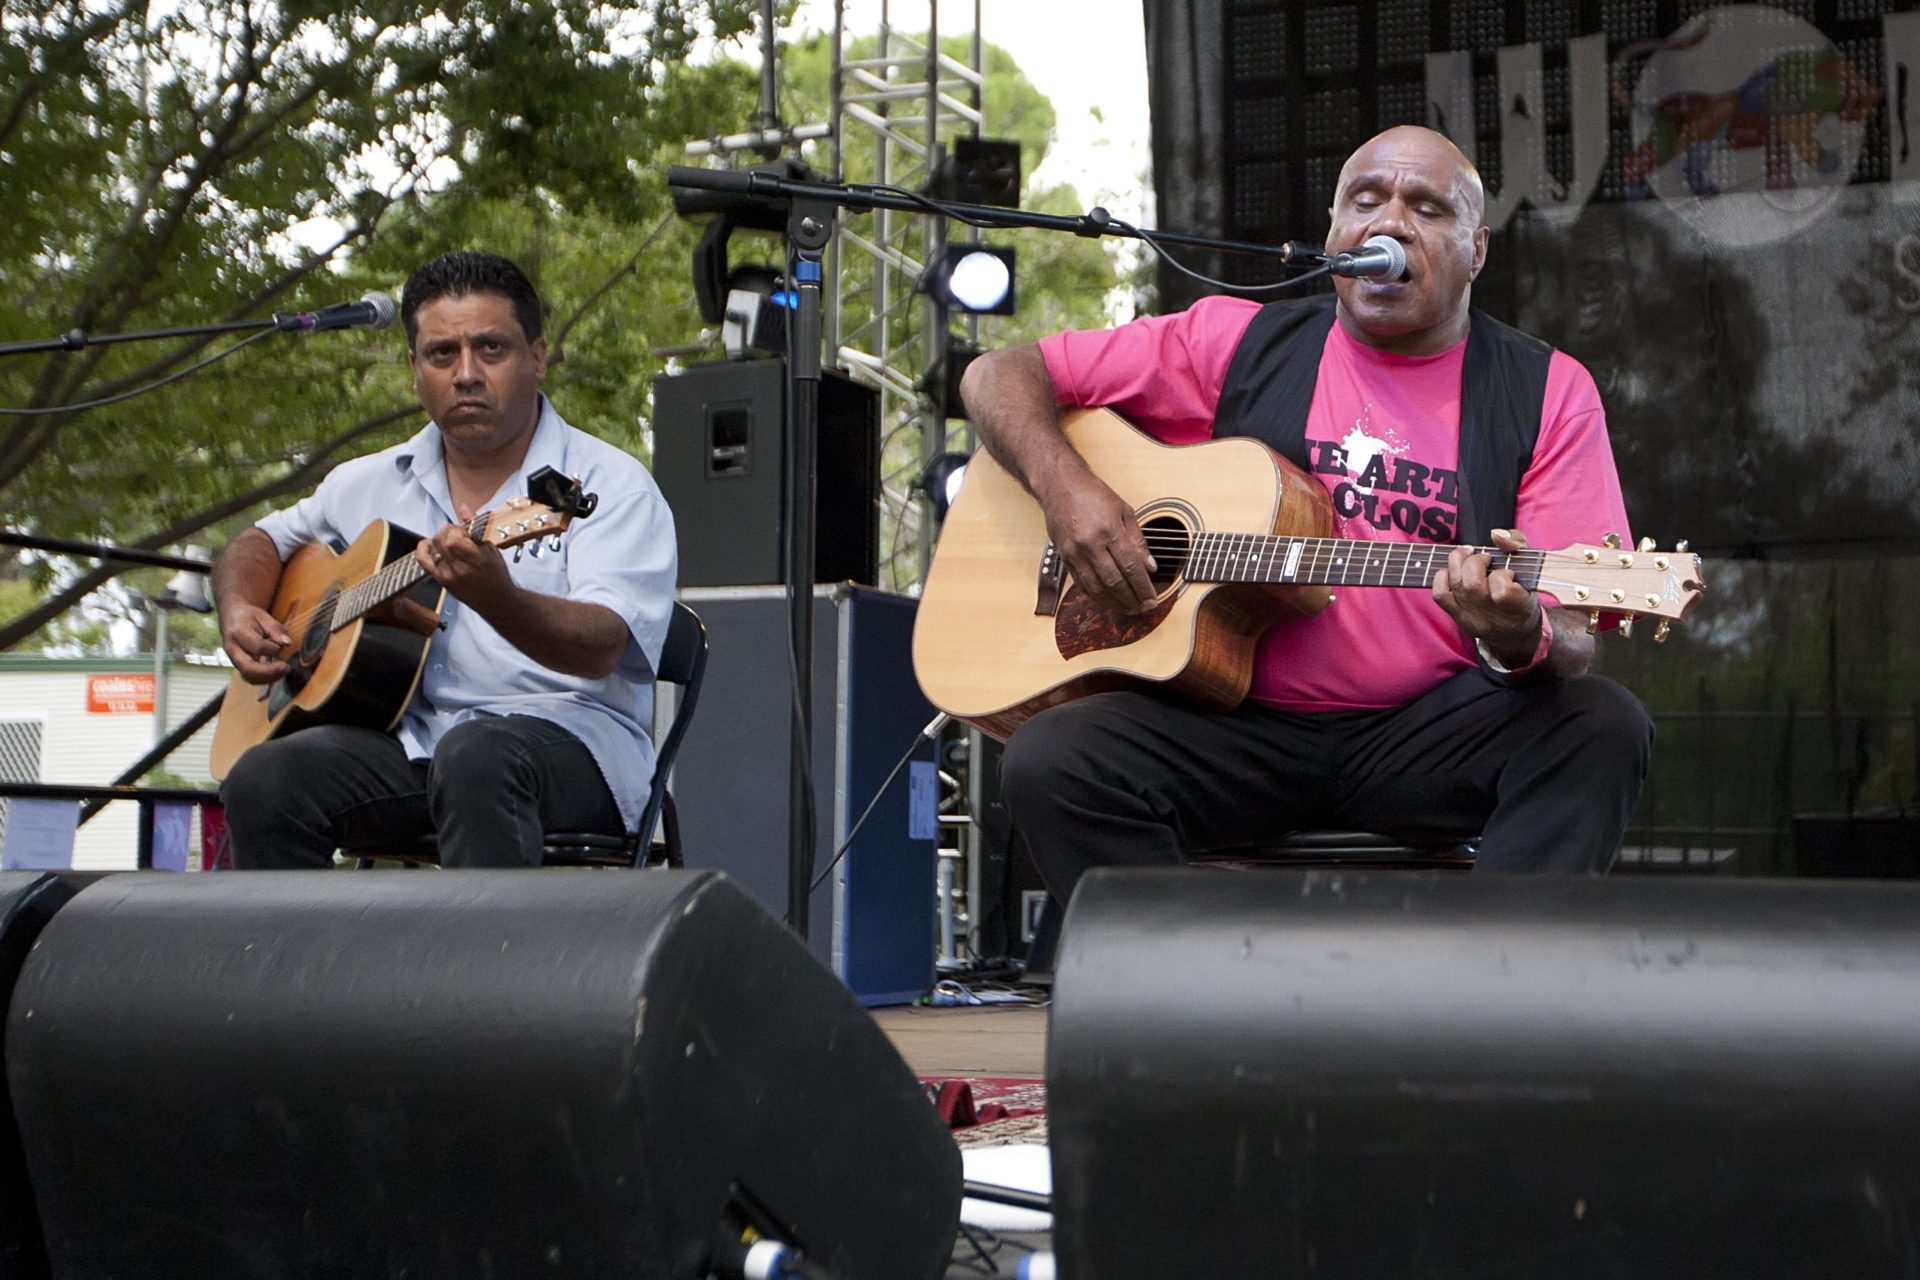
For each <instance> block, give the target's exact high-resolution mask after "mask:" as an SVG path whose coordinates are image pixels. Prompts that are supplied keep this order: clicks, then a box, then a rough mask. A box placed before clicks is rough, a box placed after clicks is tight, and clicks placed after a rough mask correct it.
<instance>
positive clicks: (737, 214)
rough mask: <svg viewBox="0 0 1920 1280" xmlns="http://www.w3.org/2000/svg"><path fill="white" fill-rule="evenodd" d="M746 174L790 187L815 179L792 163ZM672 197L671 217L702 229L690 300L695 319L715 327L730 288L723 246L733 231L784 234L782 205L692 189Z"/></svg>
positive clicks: (809, 171) (722, 315) (764, 199)
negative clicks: (702, 224)
mask: <svg viewBox="0 0 1920 1280" xmlns="http://www.w3.org/2000/svg"><path fill="white" fill-rule="evenodd" d="M752 172H755V173H767V174H771V175H773V176H774V177H777V178H785V179H788V180H790V181H795V182H812V181H814V180H815V178H816V177H817V175H816V174H815V173H814V172H813V170H812V169H809V168H808V167H807V166H806V165H805V164H803V163H801V162H800V161H799V160H796V159H792V158H789V159H786V160H783V161H781V162H780V163H779V164H777V165H772V166H766V167H762V168H756V169H754V170H753V171H752ZM672 194H673V211H674V212H675V213H677V214H679V215H680V216H681V217H683V218H686V219H687V220H689V221H691V222H705V223H706V230H705V231H703V232H702V233H701V236H700V243H699V245H698V246H697V247H696V248H695V249H694V251H693V296H694V301H695V302H696V303H697V304H698V305H699V308H700V318H701V319H702V320H704V321H706V322H707V323H708V324H718V323H720V322H721V321H722V320H724V319H725V317H726V306H727V291H728V288H729V287H730V286H729V283H728V280H729V276H730V274H731V273H730V272H729V270H728V267H727V242H728V241H729V240H730V239H731V238H732V236H733V233H734V232H735V231H755V232H770V233H773V234H775V235H779V234H782V233H784V232H785V231H786V228H787V206H786V202H785V201H782V200H774V199H770V198H768V197H765V196H745V195H736V194H733V193H730V192H723V191H708V190H706V189H704V188H694V187H674V188H673V191H672Z"/></svg>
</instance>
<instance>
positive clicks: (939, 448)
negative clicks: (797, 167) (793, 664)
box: [825, 0, 982, 592]
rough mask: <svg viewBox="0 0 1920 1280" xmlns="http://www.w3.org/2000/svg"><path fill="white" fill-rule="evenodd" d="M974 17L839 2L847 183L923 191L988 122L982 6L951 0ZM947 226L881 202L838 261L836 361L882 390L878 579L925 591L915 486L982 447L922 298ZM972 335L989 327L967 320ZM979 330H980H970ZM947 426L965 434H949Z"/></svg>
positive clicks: (832, 265)
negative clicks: (956, 403)
mask: <svg viewBox="0 0 1920 1280" xmlns="http://www.w3.org/2000/svg"><path fill="white" fill-rule="evenodd" d="M956 9H958V10H962V11H970V13H971V18H972V25H971V27H968V28H961V29H960V30H958V31H952V32H943V30H942V28H941V26H940V17H941V5H940V0H918V2H917V3H915V2H913V0H904V2H903V0H880V26H879V31H878V32H877V36H876V37H875V38H873V43H872V47H871V48H868V47H867V41H868V39H869V37H868V36H867V35H866V34H865V33H859V34H855V33H851V32H849V31H848V30H847V29H846V26H845V22H844V13H843V6H842V5H841V4H839V3H838V2H837V0H836V3H835V6H834V30H833V42H834V48H833V126H834V127H833V134H832V137H833V144H832V145H833V166H834V174H835V178H836V180H837V181H841V182H870V183H878V184H885V185H888V186H895V187H902V188H905V189H907V190H909V191H924V190H926V189H927V186H928V184H929V183H930V182H931V181H933V180H934V179H935V178H936V177H937V176H938V175H939V173H940V171H941V167H942V165H943V164H944V162H945V158H946V156H947V155H948V153H949V152H950V150H951V147H950V143H951V140H952V139H954V138H956V137H960V136H965V135H972V136H978V135H979V133H980V126H981V83H982V82H981V60H982V51H981V39H980V3H979V0H961V2H960V3H949V4H948V5H947V10H948V12H949V13H950V14H951V13H952V11H953V10H956ZM943 34H946V35H955V34H963V35H965V36H966V37H967V40H968V55H967V57H966V59H965V60H964V61H962V60H960V59H957V58H954V57H951V56H949V55H947V54H945V53H943V52H942V51H941V47H940V42H941V37H942V35H943ZM946 223H947V220H946V219H945V218H941V217H936V216H932V215H915V214H908V213H902V212H898V211H894V210H887V209H876V210H874V211H873V212H872V213H871V214H869V215H866V216H864V217H858V218H855V219H853V220H851V221H845V220H843V221H842V223H841V224H840V231H839V234H838V235H836V236H835V237H834V241H833V245H832V248H831V251H830V252H831V256H830V258H829V260H828V262H827V272H826V274H827V280H828V286H827V300H826V321H825V323H826V342H827V352H828V358H829V360H830V361H832V362H835V363H838V364H840V365H842V366H844V367H845V368H846V369H847V370H848V371H849V372H850V373H851V375H852V376H853V377H855V378H857V379H859V380H860V381H862V382H866V383H869V384H871V385H873V386H875V387H877V388H878V389H879V391H880V431H881V449H880V466H881V512H880V529H881V539H882V544H881V562H880V577H881V585H883V586H888V587H891V588H893V589H894V590H898V591H907V592H914V591H917V589H918V587H919V584H920V582H921V581H922V580H923V579H924V577H925V573H926V566H927V561H928V559H929V557H930V556H931V554H932V549H933V520H932V513H931V511H930V509H929V504H928V501H927V499H926V498H925V496H924V495H917V494H916V493H915V491H914V481H915V480H916V479H918V477H919V476H920V473H921V471H922V470H923V469H924V468H925V467H926V465H927V464H928V463H930V462H932V461H933V460H934V459H936V458H937V457H939V455H940V454H941V453H942V452H944V451H946V450H947V449H948V448H949V446H950V444H951V445H953V446H954V447H957V448H958V449H959V450H960V451H961V452H970V451H971V449H972V446H973V440H972V439H971V429H970V428H969V427H968V426H967V425H966V424H965V423H964V422H957V423H955V424H953V427H952V430H951V432H950V431H949V424H948V422H947V418H946V415H945V409H944V393H945V382H946V361H947V333H948V325H949V316H948V314H947V308H946V307H945V306H944V305H943V304H941V303H940V302H938V301H936V300H935V299H933V298H931V297H929V296H927V295H926V294H924V293H920V292H917V291H916V289H915V285H916V284H917V283H918V281H919V280H920V277H921V273H922V272H923V271H924V270H925V269H926V266H927V264H928V263H929V262H931V261H933V259H934V258H935V256H936V255H937V254H938V253H939V252H940V250H941V249H942V248H943V247H944V246H945V244H946V241H947V225H946ZM968 325H969V330H970V331H971V330H974V329H975V328H977V325H978V321H977V319H976V318H974V317H968ZM970 336H973V335H972V334H971V333H970ZM950 434H951V435H952V436H954V437H957V438H956V439H952V440H950V438H949V437H950Z"/></svg>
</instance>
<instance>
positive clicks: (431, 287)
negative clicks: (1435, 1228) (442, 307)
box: [400, 250, 542, 350]
mask: <svg viewBox="0 0 1920 1280" xmlns="http://www.w3.org/2000/svg"><path fill="white" fill-rule="evenodd" d="M470 293H497V294H499V295H500V296H501V297H503V298H505V299H506V300H507V301H508V302H511V303H512V304H513V316H514V319H516V320H518V321H519V322H520V331H521V332H522V333H524V334H526V336H527V341H528V342H532V341H533V340H534V339H535V338H537V337H539V336H540V334H541V332H542V323H541V319H540V295H539V293H537V292H536V291H535V290H534V287H533V281H531V280H529V279H527V273H526V272H524V271H522V270H521V269H520V268H519V267H517V266H515V265H514V264H513V263H512V262H510V261H508V260H507V259H505V258H503V257H501V256H500V255H499V254H497V253H471V252H467V251H465V250H459V251H456V252H453V253H443V254H441V255H440V256H439V257H437V258H435V259H434V260H433V261H432V262H428V263H424V264H422V265H421V266H419V267H416V268H414V272H413V274H412V275H410V276H408V277H407V287H406V288H405V289H403V290H401V293H400V323H401V324H403V325H405V326H406V330H407V347H408V349H409V350H411V349H412V347H413V340H414V337H415V329H414V314H415V313H416V312H418V311H419V310H420V308H421V307H424V306H425V305H427V303H429V302H432V301H433V300H434V299H435V298H464V297H466V296H467V295H468V294H470Z"/></svg>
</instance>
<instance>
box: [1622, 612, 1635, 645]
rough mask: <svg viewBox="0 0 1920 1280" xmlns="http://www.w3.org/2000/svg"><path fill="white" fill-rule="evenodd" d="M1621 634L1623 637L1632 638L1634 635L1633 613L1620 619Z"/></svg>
mask: <svg viewBox="0 0 1920 1280" xmlns="http://www.w3.org/2000/svg"><path fill="white" fill-rule="evenodd" d="M1620 636H1621V638H1622V639H1632V637H1633V615H1632V614H1630V613H1629V614H1628V615H1626V616H1625V617H1624V618H1622V619H1620Z"/></svg>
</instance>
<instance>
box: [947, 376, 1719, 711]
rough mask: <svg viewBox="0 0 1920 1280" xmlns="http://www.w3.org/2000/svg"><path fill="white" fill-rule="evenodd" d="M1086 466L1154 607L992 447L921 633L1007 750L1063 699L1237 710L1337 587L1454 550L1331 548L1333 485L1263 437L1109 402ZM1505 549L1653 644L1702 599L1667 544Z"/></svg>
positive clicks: (1682, 555)
mask: <svg viewBox="0 0 1920 1280" xmlns="http://www.w3.org/2000/svg"><path fill="white" fill-rule="evenodd" d="M1063 426H1064V429H1065V431H1066V434H1067V438H1068V440H1069V441H1070V442H1071V443H1072V445H1073V447H1074V448H1075V449H1076V450H1077V451H1078V452H1079V453H1080V455H1081V456H1082V457H1083V458H1085V459H1086V461H1087V464H1088V465H1089V466H1090V467H1091V468H1092V469H1093V472H1094V474H1095V475H1097V476H1099V477H1100V478H1101V479H1102V480H1104V481H1106V483H1107V484H1109V485H1111V486H1112V487H1113V489H1114V491H1115V492H1117V493H1118V494H1119V495H1120V496H1121V498H1123V499H1124V500H1126V501H1127V502H1128V503H1130V504H1131V505H1132V506H1133V508H1134V513H1135V515H1136V516H1137V517H1138V519H1139V522H1140V527H1141V530H1142V532H1143V533H1144V534H1145V536H1146V540H1147V545H1148V547H1149V549H1150V550H1151V551H1152V552H1153V557H1154V560H1155V561H1156V562H1157V563H1158V568H1157V569H1156V570H1155V572H1154V574H1153V580H1154V586H1155V587H1156V588H1157V591H1158V596H1157V600H1156V603H1155V604H1154V606H1153V608H1151V609H1149V610H1147V611H1145V612H1143V613H1138V614H1116V613H1111V612H1109V611H1107V610H1105V609H1102V608H1100V607H1099V606H1097V605H1095V604H1094V603H1093V602H1092V600H1090V599H1089V598H1088V597H1087V595H1086V594H1085V593H1084V592H1083V591H1082V590H1081V589H1080V588H1079V586H1078V585H1076V584H1075V583H1074V581H1073V579H1072V576H1071V574H1070V573H1068V571H1067V570H1066V568H1065V565H1064V563H1063V562H1062V560H1061V559H1060V557H1059V555H1058V554H1057V553H1056V552H1055V550H1054V547H1053V544H1052V543H1051V542H1050V541H1049V540H1048V538H1047V527H1046V521H1045V519H1044V518H1043V516H1042V514H1041V511H1040V506H1039V504H1038V503H1037V502H1035V501H1034V499H1033V497H1032V496H1031V495H1029V494H1028V493H1027V491H1026V490H1025V489H1024V488H1022V487H1021V485H1020V482H1019V481H1018V480H1016V479H1015V478H1014V477H1013V476H1012V475H1011V474H1010V473H1009V472H1008V471H1007V470H1006V469H1005V468H1004V467H1002V466H1000V465H999V463H997V462H995V461H994V459H993V457H992V456H991V455H990V454H989V453H988V452H987V451H986V450H984V449H982V450H980V451H979V452H977V453H975V454H974V455H973V459H972V461H971V462H970V463H969V464H968V466H967V471H966V476H965V479H964V481H963V483H962V485H961V487H960V492H959V494H958V495H957V496H956V497H955V499H954V502H953V505H952V506H951V507H950V508H949V510H948V512H947V518H946V523H945V524H944V525H943V526H942V528H941V533H940V541H939V544H938V546H937V547H936V548H935V551H934V557H933V563H932V565H931V567H930V568H929V569H928V572H927V580H926V586H925V589H924V591H923V592H922V594H921V598H920V608H919V613H918V615H917V617H916V619H915V621H914V629H913V667H914V673H915V675H917V676H918V677H919V680H920V687H921V689H922V690H923V691H925V693H926V695H927V699H928V701H930V702H932V703H933V705H934V706H936V707H938V708H940V709H941V710H942V711H945V712H946V713H947V714H949V715H951V716H952V717H953V718H954V719H956V720H961V721H964V722H966V723H968V724H971V725H974V726H976V727H977V728H979V729H981V730H982V731H983V732H985V733H987V734H989V735H991V736H993V737H995V738H1001V739H1004V738H1006V737H1007V735H1009V734H1011V733H1012V732H1013V731H1014V730H1015V729H1016V728H1018V727H1019V726H1020V725H1021V724H1023V723H1024V722H1025V721H1026V720H1028V719H1029V718H1030V717H1032V716H1033V715H1035V714H1037V713H1038V712H1040V711H1042V710H1044V709H1045V708H1047V707H1050V706H1053V705H1055V704H1057V703H1061V702H1065V701H1068V700H1070V699H1073V698H1078V697H1083V696H1085V695H1087V694H1089V693H1095V692H1099V691H1101V690H1106V689H1117V688H1125V687H1129V686H1133V687H1139V686H1151V687H1159V688H1163V689H1167V690H1170V691H1174V692H1177V693H1180V694H1183V695H1186V696H1187V697H1190V698H1193V699H1197V700H1198V701H1200V702H1202V703H1205V704H1207V705H1210V706H1214V707H1218V708H1221V709H1227V708H1231V707H1234V706H1237V705H1238V704H1239V702H1240V701H1241V699H1243V698H1244V697H1246V694H1247V687H1248V685H1249V683H1250V682H1251V680H1252V673H1253V654H1254V647H1255V644H1256V643H1257V642H1258V640H1259V638H1260V636H1261V634H1262V633H1263V632H1264V631H1266V629H1267V628H1268V627H1269V626H1271V625H1273V624H1274V623H1275V622H1276V621H1279V620H1281V619H1283V618H1285V617H1288V616H1296V617H1304V616H1310V615H1312V614H1314V613H1317V612H1319V611H1320V610H1321V609H1323V608H1325V607H1326V605H1327V603H1328V602H1329V601H1331V600H1332V599H1333V595H1334V589H1335V588H1338V587H1343V586H1351V587H1362V586H1364V587H1416V588H1420V589H1422V590H1426V589H1428V588H1429V587H1430V584H1431V583H1432V581H1433V575H1434V574H1435V572H1437V571H1438V570H1440V569H1442V568H1444V567H1445V566H1446V562H1447V555H1448V553H1449V552H1451V551H1452V550H1453V548H1452V547H1451V546H1442V545H1439V544H1437V543H1430V542H1373V541H1365V540H1350V539H1341V538H1330V537H1328V536H1327V534H1328V533H1329V532H1330V531H1331V530H1332V528H1333V505H1332V499H1331V497H1330V495H1329V494H1328V492H1327V489H1326V487H1325V486H1324V485H1322V484H1321V483H1320V482H1319V481H1317V480H1315V479H1314V478H1313V477H1311V476H1309V475H1307V474H1306V473H1305V472H1304V471H1302V470H1300V469H1299V468H1298V467H1296V466H1294V465H1293V464H1292V463H1290V462H1288V461H1287V460H1286V459H1284V458H1281V457H1280V456H1278V455H1277V454H1275V453H1274V452H1273V451H1272V450H1271V449H1269V448H1267V446H1266V445H1264V444H1262V443H1260V442H1259V441H1257V440H1251V439H1245V438H1230V439H1221V440H1213V441H1209V442H1207V443H1204V444H1194V445H1180V446H1174V445H1164V444H1161V443H1159V442H1158V441H1156V440H1153V439H1151V438H1150V437H1148V436H1146V435H1144V434H1143V433H1141V432H1140V431H1138V430H1137V429H1135V428H1134V427H1132V426H1131V425H1129V424H1128V423H1126V422H1125V421H1123V420H1122V419H1121V418H1120V417H1119V416H1118V415H1116V414H1114V413H1112V412H1110V411H1108V410H1105V409H1084V410H1079V411H1076V412H1073V413H1070V414H1068V415H1067V416H1066V418H1065V420H1064V423H1063ZM1618 541H1619V539H1618V538H1616V537H1613V535H1608V539H1607V540H1606V541H1605V544H1604V545H1595V546H1584V545H1576V546H1571V547H1568V548H1566V549H1565V550H1562V551H1536V550H1531V549H1529V550H1525V551H1519V552H1514V553H1511V554H1509V553H1507V552H1505V551H1500V550H1498V549H1496V548H1492V547H1481V548H1476V550H1481V551H1489V552H1491V553H1492V555H1493V564H1494V566H1495V567H1505V568H1507V569H1509V570H1511V571H1512V573H1513V575H1514V577H1515V578H1516V579H1517V580H1518V581H1519V582H1520V584H1521V585H1522V586H1525V587H1527V588H1529V589H1531V590H1541V591H1547V592H1550V593H1551V594H1552V595H1554V596H1555V597H1556V598H1558V600H1559V601H1560V603H1561V604H1562V605H1563V606H1566V607H1569V608H1580V609H1588V610H1591V611H1592V615H1591V625H1595V626H1597V625H1598V622H1599V619H1600V616H1601V615H1602V614H1607V613H1613V614H1620V615H1623V619H1622V623H1621V630H1622V631H1623V632H1627V633H1629V634H1631V631H1632V621H1633V619H1634V618H1636V617H1653V618H1657V619H1658V620H1659V624H1658V627H1657V629H1656V631H1655V633H1654V639H1656V640H1664V639H1665V638H1666V633H1667V628H1668V627H1669V626H1670V625H1671V624H1672V623H1673V622H1674V621H1676V620H1678V619H1679V618H1681V617H1682V616H1683V615H1685V613H1686V612H1687V610H1688V609H1690V608H1692V607H1693V604H1694V602H1695V601H1696V600H1698V599H1699V597H1700V594H1701V592H1702V591H1703V590H1704V587H1703V585H1702V581H1701V566H1700V558H1699V557H1698V556H1697V555H1694V554H1693V553H1691V552H1689V551H1688V550H1687V549H1686V544H1685V543H1684V542H1683V543H1680V544H1679V545H1678V546H1677V547H1676V548H1675V549H1674V550H1673V551H1657V550H1654V549H1653V546H1652V544H1651V543H1650V542H1643V543H1642V544H1641V546H1640V547H1638V548H1622V547H1620V546H1619V545H1617V544H1618Z"/></svg>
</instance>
